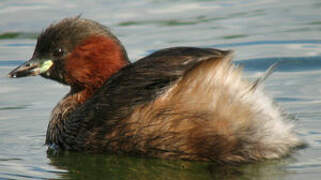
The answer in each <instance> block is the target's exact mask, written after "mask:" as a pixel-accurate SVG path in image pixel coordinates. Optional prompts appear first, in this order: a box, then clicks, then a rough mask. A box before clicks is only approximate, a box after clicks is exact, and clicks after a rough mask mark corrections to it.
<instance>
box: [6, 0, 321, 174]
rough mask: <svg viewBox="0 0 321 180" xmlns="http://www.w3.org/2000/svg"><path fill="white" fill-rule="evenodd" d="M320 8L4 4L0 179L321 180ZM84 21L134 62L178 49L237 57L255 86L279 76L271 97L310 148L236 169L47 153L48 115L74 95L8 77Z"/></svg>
mask: <svg viewBox="0 0 321 180" xmlns="http://www.w3.org/2000/svg"><path fill="white" fill-rule="evenodd" d="M320 8H321V2H320V1H319V0H306V1H300V0H283V1H276V0H275V1H273V0H262V1H250V0H242V1H233V2H232V1H223V0H221V1H206V0H203V1H197V0H188V1H169V0H167V1H166V0H162V1H160V0H144V1H130V0H122V1H116V0H114V1H112V0H110V1H101V0H95V1H84V0H83V1H77V2H76V1H62V0H52V1H41V2H40V1H35V0H29V1H19V0H3V1H1V2H0V17H1V20H0V84H1V86H0V179H90V178H91V179H106V178H111V179H215V178H217V179H224V178H225V179H303V178H306V179H320V177H321V123H320V117H321V110H320V109H321V88H320V87H321V85H320V84H321V78H320V76H321V36H320V35H321V20H320ZM79 14H82V16H83V17H86V18H90V19H94V20H96V21H99V22H100V23H102V24H105V25H107V26H109V27H110V28H111V29H112V31H113V32H114V33H115V34H116V35H117V36H118V37H119V38H120V40H121V41H122V42H123V44H124V45H125V46H126V47H127V50H128V54H129V56H130V57H131V59H132V60H133V61H135V60H136V59H138V58H140V57H142V56H144V55H146V54H149V53H150V52H152V51H155V50H157V49H160V48H165V47H171V46H199V47H217V48H222V49H233V50H235V63H236V64H240V65H242V66H244V71H245V74H246V76H247V77H248V78H249V79H251V80H253V79H254V78H256V77H258V76H260V75H261V74H262V73H263V72H264V71H265V70H266V69H267V67H269V66H270V65H271V64H273V63H275V62H279V63H280V65H279V68H278V69H277V70H276V72H275V73H274V74H272V76H271V77H270V78H269V79H268V80H267V81H266V83H265V87H266V92H267V93H268V94H269V95H270V96H273V97H274V98H275V100H276V102H277V103H278V104H280V106H281V107H282V108H283V109H284V110H285V111H287V112H288V113H289V114H290V115H291V116H292V117H293V118H294V119H296V123H297V126H298V128H297V129H298V130H297V132H298V134H299V135H300V136H301V137H302V138H304V139H305V140H306V141H307V143H308V144H309V147H308V148H306V149H303V150H299V151H297V152H295V153H293V154H292V155H291V156H290V157H287V158H284V159H281V160H275V161H267V162H261V163H255V164H249V165H242V166H237V167H225V166H223V167H222V166H215V165H213V164H207V163H199V162H186V161H166V160H159V159H144V158H138V157H126V156H115V155H108V154H98V155H93V154H86V153H66V154H63V155H60V156H54V155H50V154H47V153H46V146H44V140H45V133H46V128H47V124H48V119H49V115H50V111H51V109H52V108H53V106H54V105H55V104H56V103H57V102H58V101H59V100H60V99H61V98H62V97H63V95H64V94H65V93H66V92H67V91H68V88H67V87H64V86H62V85H59V84H57V83H55V82H52V81H48V80H45V79H42V78H40V77H31V78H24V79H14V80H13V79H8V78H7V77H6V74H7V73H8V72H9V71H10V70H11V69H13V68H14V67H15V66H17V65H19V64H21V63H22V62H23V61H25V60H26V59H28V58H30V56H31V55H32V52H33V49H34V45H35V41H36V39H35V37H36V34H37V33H39V32H41V30H42V29H43V28H45V27H46V26H47V25H49V24H50V23H52V22H56V21H58V20H59V19H61V18H63V17H66V16H75V15H79Z"/></svg>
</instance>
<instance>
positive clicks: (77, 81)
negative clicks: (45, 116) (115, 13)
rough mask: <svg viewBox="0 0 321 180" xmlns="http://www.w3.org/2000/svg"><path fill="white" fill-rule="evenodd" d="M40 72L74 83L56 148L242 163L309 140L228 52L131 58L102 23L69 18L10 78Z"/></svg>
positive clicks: (52, 134)
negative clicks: (295, 127)
mask: <svg viewBox="0 0 321 180" xmlns="http://www.w3.org/2000/svg"><path fill="white" fill-rule="evenodd" d="M38 74H40V75H41V76H42V77H45V78H49V79H52V80H55V81H58V82H60V83H62V84H65V85H69V86H70V87H71V89H70V92H69V93H68V94H67V95H66V96H65V97H64V98H63V99H62V100H61V101H60V102H59V103H58V105H57V106H56V107H55V108H54V109H53V111H52V115H51V120H50V122H49V125H48V129H47V136H46V144H47V145H49V148H50V147H55V148H57V147H58V148H59V149H61V150H70V151H88V152H114V153H126V154H135V155H144V156H149V157H159V158H167V159H185V160H202V161H216V162H223V163H238V162H249V161H254V160H263V159H275V158H280V157H282V156H285V155H288V154H289V153H290V152H291V150H293V149H294V148H295V147H298V146H300V145H302V141H301V140H300V139H299V138H298V137H297V136H296V134H295V133H294V132H293V124H292V123H290V122H288V121H287V120H286V117H284V116H283V115H282V113H281V112H280V110H279V108H278V107H277V106H276V105H275V104H273V103H272V101H271V99H270V98H268V97H267V96H266V95H264V93H263V92H262V90H261V88H260V87H259V86H257V83H250V82H248V81H246V80H244V79H243V78H242V73H241V70H240V68H237V67H235V66H234V65H233V64H232V63H231V52H230V51H222V50H218V49H211V48H193V47H174V48H168V49H162V50H159V51H156V52H154V53H152V54H151V55H149V56H147V57H144V58H142V59H140V60H138V61H136V62H134V63H130V62H129V60H128V57H127V53H126V51H125V49H124V47H123V45H122V44H121V42H120V41H119V40H118V39H117V38H116V37H115V36H114V35H113V34H111V33H110V31H109V30H108V29H107V28H106V27H105V26H103V25H100V24H99V23H97V22H94V21H92V20H88V19H83V18H79V17H76V18H66V19H64V20H62V21H61V22H59V23H57V24H53V25H51V26H49V27H48V28H47V29H46V30H45V31H44V32H42V33H41V34H40V36H39V37H38V41H37V45H36V48H35V51H34V53H33V56H32V58H31V59H30V60H29V61H27V62H25V63H24V64H22V65H21V66H19V67H17V68H16V69H14V70H13V71H12V72H10V73H9V77H15V78H18V77H25V76H30V75H38Z"/></svg>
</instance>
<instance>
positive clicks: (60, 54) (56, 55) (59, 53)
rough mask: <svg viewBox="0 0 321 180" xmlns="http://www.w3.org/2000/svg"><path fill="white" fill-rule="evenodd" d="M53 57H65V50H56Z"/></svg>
mask: <svg viewBox="0 0 321 180" xmlns="http://www.w3.org/2000/svg"><path fill="white" fill-rule="evenodd" d="M53 55H54V56H55V57H61V56H63V55H64V50H63V49H62V48H58V49H56V50H55V52H54V53H53Z"/></svg>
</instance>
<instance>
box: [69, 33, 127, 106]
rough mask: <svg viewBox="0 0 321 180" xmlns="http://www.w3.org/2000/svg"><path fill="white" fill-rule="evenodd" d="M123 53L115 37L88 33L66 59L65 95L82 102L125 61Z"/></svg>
mask: <svg viewBox="0 0 321 180" xmlns="http://www.w3.org/2000/svg"><path fill="white" fill-rule="evenodd" d="M129 63H130V62H129V60H128V57H127V53H126V51H125V49H124V47H123V46H122V45H121V43H120V42H119V40H117V39H115V38H113V37H107V36H91V37H89V38H87V39H85V40H84V41H83V42H82V43H81V44H80V45H78V46H77V47H76V48H75V49H74V50H73V51H72V53H71V54H70V55H69V56H68V57H67V58H66V63H65V70H66V73H67V78H66V79H67V82H68V84H70V86H71V91H70V93H69V95H73V99H74V100H76V101H77V102H78V103H79V104H82V103H84V102H85V101H86V100H87V99H88V98H90V97H91V96H92V95H93V94H94V93H95V92H96V90H97V89H99V88H100V87H101V86H102V85H103V84H104V82H105V81H106V80H108V79H109V78H110V76H112V75H113V74H115V73H116V72H118V71H119V70H120V69H121V68H123V67H124V66H126V65H127V64H129Z"/></svg>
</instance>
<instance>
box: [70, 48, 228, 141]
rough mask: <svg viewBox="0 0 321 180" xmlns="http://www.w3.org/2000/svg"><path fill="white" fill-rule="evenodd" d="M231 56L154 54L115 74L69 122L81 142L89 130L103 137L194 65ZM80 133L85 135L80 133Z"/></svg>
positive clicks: (197, 51) (201, 51)
mask: <svg viewBox="0 0 321 180" xmlns="http://www.w3.org/2000/svg"><path fill="white" fill-rule="evenodd" d="M230 53H231V51H222V50H218V49H210V48H192V47H176V48H168V49H163V50H160V51H157V52H154V53H152V54H151V55H149V56H147V57H144V58H142V59H140V60H138V61H136V62H134V63H132V64H130V65H128V66H126V67H124V68H123V69H121V70H120V71H119V72H118V73H116V74H114V75H113V76H112V77H111V78H110V79H109V80H107V81H106V82H105V84H104V85H103V86H102V88H101V89H99V90H98V91H97V92H96V93H95V95H94V96H93V97H92V98H90V99H89V100H88V101H87V102H86V103H85V104H83V105H82V107H80V108H79V109H77V110H75V112H74V113H73V114H72V115H71V118H70V121H69V123H79V124H81V126H82V127H79V128H78V129H77V131H80V133H78V134H79V135H80V137H78V139H80V140H81V139H86V138H85V137H82V136H87V134H86V133H87V132H88V130H93V129H96V130H94V131H95V132H92V133H99V134H100V135H97V136H100V137H104V134H105V133H107V132H109V130H111V129H113V127H114V126H115V125H117V123H118V122H119V121H121V120H122V119H125V118H126V117H128V116H129V115H130V114H131V113H132V112H133V110H134V109H135V107H137V106H138V105H144V104H148V103H149V102H152V101H153V100H154V99H155V98H157V97H158V96H159V95H160V94H162V93H163V92H164V91H165V90H166V89H167V88H168V87H170V86H171V85H172V84H173V83H175V81H176V80H177V79H178V78H180V77H182V76H183V75H184V73H185V72H186V71H187V70H189V69H191V68H192V67H193V66H195V65H197V64H198V63H199V62H201V61H204V60H208V59H217V60H220V59H223V57H225V56H227V55H228V54H230ZM80 121H81V123H80ZM97 129H99V132H97V131H98V130H97ZM82 131H83V132H86V133H84V134H82V133H81V132H82ZM97 136H95V137H97ZM96 140H98V139H96ZM79 143H84V142H79ZM98 144H99V143H98Z"/></svg>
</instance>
